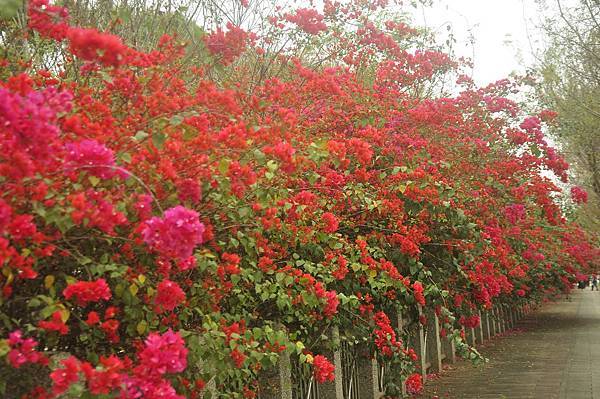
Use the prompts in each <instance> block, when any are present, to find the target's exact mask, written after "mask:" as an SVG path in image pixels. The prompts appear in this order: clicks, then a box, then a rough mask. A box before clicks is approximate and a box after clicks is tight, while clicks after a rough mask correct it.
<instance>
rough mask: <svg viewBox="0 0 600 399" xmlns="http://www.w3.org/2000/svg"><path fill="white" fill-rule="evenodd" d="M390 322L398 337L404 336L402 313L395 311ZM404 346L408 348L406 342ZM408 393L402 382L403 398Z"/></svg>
mask: <svg viewBox="0 0 600 399" xmlns="http://www.w3.org/2000/svg"><path fill="white" fill-rule="evenodd" d="M390 321H391V322H392V327H394V328H395V329H396V334H397V335H398V337H400V336H401V335H403V334H404V325H405V320H404V317H403V316H402V313H401V312H398V311H395V312H394V314H392V317H390ZM404 346H405V347H408V342H404ZM406 393H407V392H406V385H405V384H404V381H402V397H404V396H406Z"/></svg>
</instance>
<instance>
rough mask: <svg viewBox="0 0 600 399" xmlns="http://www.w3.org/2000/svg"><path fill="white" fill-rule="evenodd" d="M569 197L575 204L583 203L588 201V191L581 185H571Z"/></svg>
mask: <svg viewBox="0 0 600 399" xmlns="http://www.w3.org/2000/svg"><path fill="white" fill-rule="evenodd" d="M571 198H573V202H575V203H576V204H585V203H586V202H587V201H588V193H587V191H585V190H584V189H583V188H581V187H577V186H574V187H571Z"/></svg>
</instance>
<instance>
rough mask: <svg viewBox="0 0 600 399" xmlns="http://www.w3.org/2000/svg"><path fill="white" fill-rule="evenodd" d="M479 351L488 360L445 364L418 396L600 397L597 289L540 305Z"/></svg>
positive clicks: (463, 398)
mask: <svg viewBox="0 0 600 399" xmlns="http://www.w3.org/2000/svg"><path fill="white" fill-rule="evenodd" d="M481 352H482V353H483V355H484V356H486V357H487V358H488V359H489V362H488V363H486V364H485V365H483V366H479V367H474V366H472V365H471V364H470V363H468V362H466V361H460V362H458V363H456V364H455V365H452V366H450V367H448V368H447V369H446V370H445V371H444V372H443V373H442V374H441V375H440V376H439V378H437V379H435V380H433V381H429V382H428V383H427V386H426V392H425V393H424V394H423V395H422V396H421V398H427V399H433V398H438V397H439V398H440V399H471V398H481V399H492V398H494V399H499V398H507V399H525V398H528V399H529V398H536V399H537V398H540V399H542V398H544V399H554V398H557V399H591V398H593V399H600V293H598V291H593V292H592V291H590V290H589V289H586V290H585V291H580V290H575V291H574V292H573V294H572V299H571V301H568V300H565V299H563V300H560V301H556V302H552V303H547V304H544V305H543V306H542V307H541V308H540V309H538V310H537V311H534V312H533V313H531V314H529V315H528V316H526V317H525V318H523V319H522V320H521V321H519V322H518V323H517V325H516V327H515V329H514V330H513V331H510V332H508V333H507V334H506V335H505V336H502V337H495V338H494V339H492V340H491V341H489V342H488V343H487V344H486V345H484V346H483V347H482V348H481Z"/></svg>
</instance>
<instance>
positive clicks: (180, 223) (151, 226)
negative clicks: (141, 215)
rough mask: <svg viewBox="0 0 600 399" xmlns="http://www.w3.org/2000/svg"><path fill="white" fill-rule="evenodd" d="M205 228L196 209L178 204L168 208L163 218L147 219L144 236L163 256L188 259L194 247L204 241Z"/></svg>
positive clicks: (146, 241)
mask: <svg viewBox="0 0 600 399" xmlns="http://www.w3.org/2000/svg"><path fill="white" fill-rule="evenodd" d="M204 230H205V227H204V224H202V223H201V222H200V220H199V217H198V213H197V212H196V211H193V210H191V209H187V208H185V207H183V206H176V207H174V208H170V209H167V210H166V211H165V213H164V215H163V217H162V218H160V217H153V218H152V219H150V220H147V221H146V222H145V227H144V229H143V231H142V238H143V240H144V242H145V243H146V244H148V246H150V247H151V248H152V249H154V250H155V251H156V252H158V253H159V254H161V255H163V256H166V257H173V258H177V259H188V258H189V257H190V256H192V253H193V252H194V248H196V246H197V245H198V244H201V243H202V242H203V239H202V234H203V233H204Z"/></svg>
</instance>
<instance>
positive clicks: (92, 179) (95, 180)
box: [88, 176, 100, 187]
mask: <svg viewBox="0 0 600 399" xmlns="http://www.w3.org/2000/svg"><path fill="white" fill-rule="evenodd" d="M88 180H89V181H90V184H91V185H92V187H96V186H97V185H98V183H100V179H98V178H97V177H96V176H88Z"/></svg>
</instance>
